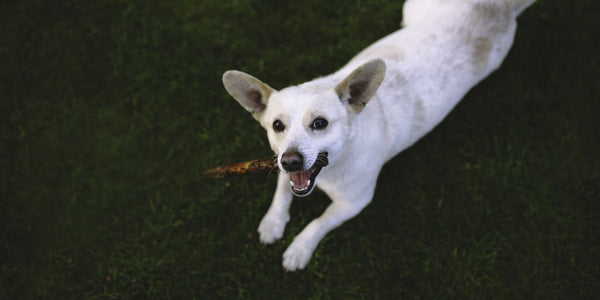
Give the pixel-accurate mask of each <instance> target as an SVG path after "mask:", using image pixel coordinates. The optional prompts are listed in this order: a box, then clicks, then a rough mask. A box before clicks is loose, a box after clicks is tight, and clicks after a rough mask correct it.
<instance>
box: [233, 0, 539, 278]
mask: <svg viewBox="0 0 600 300" xmlns="http://www.w3.org/2000/svg"><path fill="white" fill-rule="evenodd" d="M534 1H535V0H408V1H406V3H405V5H404V7H403V14H404V20H403V27H404V28H403V29H401V30H399V31H397V32H394V33H392V34H390V35H388V36H387V37H384V38H383V39H381V40H379V41H378V42H376V43H375V44H373V45H371V46H370V47H368V48H366V49H365V50H364V51H362V52H360V53H359V54H358V55H357V56H356V57H354V58H353V59H352V60H351V61H350V62H349V63H348V64H347V65H346V66H344V67H343V68H342V69H341V70H339V71H337V72H335V73H333V74H331V75H328V76H325V77H321V78H317V79H315V80H312V81H309V82H306V83H303V84H301V85H298V86H291V87H287V88H285V89H282V90H280V91H277V90H274V89H273V88H271V87H269V86H268V85H267V84H265V83H263V82H261V81H260V80H258V79H256V78H254V77H252V76H250V75H248V74H245V73H242V72H239V71H227V72H225V74H224V75H223V83H224V85H225V89H226V90H227V91H228V92H229V94H230V95H231V96H232V97H233V98H235V100H237V101H238V102H239V103H240V104H241V105H242V106H243V107H244V108H245V109H246V110H248V111H249V112H251V113H252V115H253V116H254V118H255V119H256V120H258V121H259V122H260V124H261V125H262V126H263V127H264V128H265V129H266V131H267V135H268V138H269V143H270V145H271V148H272V149H273V151H274V152H275V153H276V155H277V158H278V164H279V168H280V169H281V173H280V175H279V179H278V183H277V190H276V191H275V195H274V197H273V203H272V204H271V207H270V208H269V210H268V212H267V214H266V215H265V216H264V218H263V219H262V221H261V222H260V225H259V227H258V232H259V233H260V240H261V242H262V243H267V244H268V243H273V242H274V241H275V240H277V239H279V238H281V237H282V236H283V232H284V228H285V225H286V223H287V222H288V220H289V213H288V209H289V207H290V203H291V201H292V195H293V194H295V195H297V196H306V195H308V194H309V193H310V192H311V191H312V190H313V188H314V187H315V186H317V187H319V188H320V189H321V190H323V191H324V192H325V193H326V194H327V195H328V196H329V197H330V198H331V200H332V203H331V204H330V205H329V207H327V209H326V211H325V212H324V213H323V215H321V216H320V217H318V218H316V219H315V220H313V221H312V222H311V223H310V224H309V225H308V226H307V227H306V228H305V229H304V230H303V231H302V232H301V233H300V234H298V236H296V238H295V239H294V241H293V243H292V244H291V245H290V246H289V247H288V248H287V250H286V251H285V253H284V254H283V267H284V268H285V269H286V270H289V271H294V270H297V269H303V268H304V267H305V266H306V264H307V263H308V261H309V260H310V257H311V256H312V253H313V252H314V250H315V248H316V247H317V245H318V243H319V241H321V239H322V238H323V237H324V236H325V234H327V233H328V232H329V231H331V230H332V229H334V228H335V227H337V226H339V225H340V224H342V223H343V222H345V221H346V220H348V219H350V218H352V217H354V216H355V215H357V214H358V213H359V212H360V211H361V210H362V209H363V208H364V207H365V206H366V205H367V204H369V202H370V201H371V199H372V197H373V193H374V190H375V185H376V183H377V176H378V174H379V172H380V170H381V168H382V166H383V165H384V164H385V162H387V161H388V160H389V159H391V158H392V157H394V156H395V155H396V154H398V153H399V152H400V151H402V150H404V149H406V148H407V147H409V146H411V145H412V144H414V143H415V142H416V141H417V140H419V139H420V138H421V137H422V136H423V135H425V134H426V133H427V132H429V131H430V130H431V129H433V128H434V127H435V126H436V125H437V124H438V123H439V122H440V121H441V120H442V119H443V118H444V117H445V116H446V115H447V114H448V112H450V110H451V109H452V108H453V107H454V106H455V105H456V104H457V102H458V101H459V100H460V99H461V98H462V97H463V96H464V95H465V94H466V93H467V92H468V91H469V89H471V88H472V87H473V86H474V85H475V84H477V83H478V82H479V81H480V80H482V79H483V78H484V77H486V76H487V75H489V74H490V73H491V72H492V71H493V70H495V69H497V68H498V67H499V66H500V64H501V63H502V60H503V59H504V57H505V56H506V54H507V53H508V50H509V49H510V47H511V45H512V42H513V37H514V34H515V29H516V17H517V16H518V15H519V14H520V13H521V11H522V10H524V9H525V8H526V7H527V6H529V5H531V4H532V3H533V2H534Z"/></svg>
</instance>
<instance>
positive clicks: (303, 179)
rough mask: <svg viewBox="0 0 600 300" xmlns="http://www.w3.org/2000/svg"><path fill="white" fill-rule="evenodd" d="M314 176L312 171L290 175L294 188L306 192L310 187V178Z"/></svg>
mask: <svg viewBox="0 0 600 300" xmlns="http://www.w3.org/2000/svg"><path fill="white" fill-rule="evenodd" d="M311 175H312V171H311V170H308V171H304V172H297V173H290V181H291V182H292V186H293V187H294V188H295V189H296V190H304V189H307V188H308V186H309V185H310V176H311Z"/></svg>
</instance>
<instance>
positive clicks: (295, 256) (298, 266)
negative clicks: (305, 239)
mask: <svg viewBox="0 0 600 300" xmlns="http://www.w3.org/2000/svg"><path fill="white" fill-rule="evenodd" d="M312 253H313V251H312V250H310V249H307V248H306V247H302V246H300V245H297V243H292V244H291V245H290V246H289V247H288V248H287V250H285V252H284V253H283V268H285V269H286V270H287V271H296V270H302V269H304V267H306V264H308V261H309V260H310V257H311V256H312Z"/></svg>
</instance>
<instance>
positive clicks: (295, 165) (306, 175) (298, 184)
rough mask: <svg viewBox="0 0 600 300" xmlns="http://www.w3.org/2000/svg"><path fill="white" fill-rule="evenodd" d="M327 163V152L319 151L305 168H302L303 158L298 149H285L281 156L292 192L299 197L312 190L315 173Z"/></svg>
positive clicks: (315, 177) (317, 173)
mask: <svg viewBox="0 0 600 300" xmlns="http://www.w3.org/2000/svg"><path fill="white" fill-rule="evenodd" d="M328 164H329V160H328V159H327V152H321V153H319V154H318V155H317V160H316V161H315V163H314V164H313V165H312V166H311V167H310V168H308V169H307V170H302V166H303V165H304V158H303V157H302V154H300V153H299V152H298V151H287V152H286V153H284V154H283V155H282V156H281V166H282V167H283V169H284V170H285V171H287V172H288V173H289V176H290V185H291V188H292V192H293V193H294V194H295V195H296V196H300V197H302V196H306V195H308V194H310V193H311V192H312V190H313V189H314V187H315V182H316V179H317V175H319V173H320V172H321V169H322V168H323V167H325V166H327V165H328Z"/></svg>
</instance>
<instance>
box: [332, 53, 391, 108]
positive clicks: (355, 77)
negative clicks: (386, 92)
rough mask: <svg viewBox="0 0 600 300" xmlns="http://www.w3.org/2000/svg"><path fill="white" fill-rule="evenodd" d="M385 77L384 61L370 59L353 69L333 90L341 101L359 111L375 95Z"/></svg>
mask: <svg viewBox="0 0 600 300" xmlns="http://www.w3.org/2000/svg"><path fill="white" fill-rule="evenodd" d="M384 77H385V62H384V61H383V60H382V59H374V60H371V61H369V62H367V63H365V64H364V65H362V66H360V67H358V68H357V69H356V70H354V71H353V72H352V73H351V74H350V75H348V77H346V79H344V80H343V81H342V82H340V83H339V84H338V85H337V86H336V87H335V92H336V93H337V95H338V97H340V100H341V101H342V102H343V103H347V104H348V105H350V107H352V109H353V110H354V111H355V112H357V113H358V112H360V111H362V109H363V108H364V107H365V105H367V102H369V100H371V97H373V95H375V92H377V89H378V88H379V85H380V84H381V82H382V81H383V78H384Z"/></svg>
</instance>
